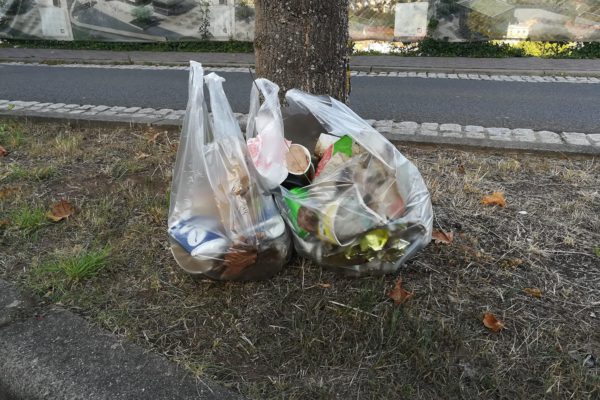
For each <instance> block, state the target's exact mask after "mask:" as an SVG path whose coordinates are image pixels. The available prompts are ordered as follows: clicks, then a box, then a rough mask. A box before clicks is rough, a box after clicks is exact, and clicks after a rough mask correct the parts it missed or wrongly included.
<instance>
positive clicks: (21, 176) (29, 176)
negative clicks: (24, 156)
mask: <svg viewBox="0 0 600 400" xmlns="http://www.w3.org/2000/svg"><path fill="white" fill-rule="evenodd" d="M7 169H8V170H7V171H6V172H5V173H4V174H3V175H0V182H2V181H7V182H14V181H38V182H39V181H44V180H47V179H50V178H52V177H53V176H54V175H56V168H55V167H54V166H52V165H48V166H36V167H33V168H26V167H23V166H21V165H18V164H16V163H13V164H10V165H9V166H8V168H7Z"/></svg>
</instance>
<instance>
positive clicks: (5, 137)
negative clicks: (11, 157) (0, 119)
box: [0, 124, 25, 149]
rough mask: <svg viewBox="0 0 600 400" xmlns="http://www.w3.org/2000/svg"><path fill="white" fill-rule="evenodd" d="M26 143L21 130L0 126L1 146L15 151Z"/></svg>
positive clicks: (5, 125)
mask: <svg viewBox="0 0 600 400" xmlns="http://www.w3.org/2000/svg"><path fill="white" fill-rule="evenodd" d="M24 141H25V136H24V135H23V131H22V130H21V129H19V128H18V127H15V126H11V125H7V124H0V144H2V145H4V146H5V147H9V148H10V149H15V148H17V147H19V146H20V145H21V144H22V143H23V142H24Z"/></svg>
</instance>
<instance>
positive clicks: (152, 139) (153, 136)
mask: <svg viewBox="0 0 600 400" xmlns="http://www.w3.org/2000/svg"><path fill="white" fill-rule="evenodd" d="M161 133H162V132H155V131H154V130H153V129H151V130H150V131H149V132H148V134H147V137H148V143H149V144H154V143H156V139H158V137H159V136H160V134H161Z"/></svg>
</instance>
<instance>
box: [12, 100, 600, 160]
mask: <svg viewBox="0 0 600 400" xmlns="http://www.w3.org/2000/svg"><path fill="white" fill-rule="evenodd" d="M28 103H29V104H30V105H29V106H27V105H26V104H28ZM15 104H20V106H14V105H15ZM184 115H185V110H172V109H159V110H156V109H153V108H143V109H142V108H141V107H122V106H115V107H108V106H103V105H99V106H93V105H85V106H80V105H76V104H75V105H65V104H63V103H57V104H50V103H36V102H17V101H9V100H0V117H4V118H10V117H15V118H21V119H23V118H24V119H39V120H54V121H69V122H74V123H79V124H85V123H87V124H92V123H99V124H102V123H116V124H130V125H133V124H137V125H156V126H164V127H179V126H181V124H182V122H183V117H184ZM235 117H236V118H237V120H238V123H239V125H240V128H241V129H242V130H245V128H246V124H247V120H248V116H247V115H246V114H240V113H236V114H235ZM365 121H366V122H367V123H368V124H369V125H371V126H373V127H374V128H375V129H377V130H378V131H379V132H381V133H382V134H384V135H385V136H387V137H389V138H391V139H393V140H395V141H410V142H417V143H418V142H422V143H438V144H449V145H452V144H455V145H466V146H474V147H484V148H499V149H511V148H513V149H516V150H521V149H527V150H533V151H536V150H539V151H545V152H548V151H551V152H565V153H581V154H598V151H599V148H600V134H599V133H592V134H586V133H581V132H560V133H556V132H551V131H534V130H532V129H523V128H521V129H509V128H500V127H490V128H486V127H483V126H477V125H466V126H461V125H459V124H453V123H443V124H439V123H435V122H424V123H421V124H419V123H417V122H414V121H392V120H379V121H377V120H365ZM442 139H443V140H442Z"/></svg>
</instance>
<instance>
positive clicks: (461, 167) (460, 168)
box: [457, 164, 465, 175]
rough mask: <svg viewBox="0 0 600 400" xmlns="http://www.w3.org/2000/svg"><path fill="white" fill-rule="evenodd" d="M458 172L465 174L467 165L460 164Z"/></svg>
mask: <svg viewBox="0 0 600 400" xmlns="http://www.w3.org/2000/svg"><path fill="white" fill-rule="evenodd" d="M457 168H458V173H459V174H462V175H464V174H465V166H464V165H463V164H458V167H457Z"/></svg>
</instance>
